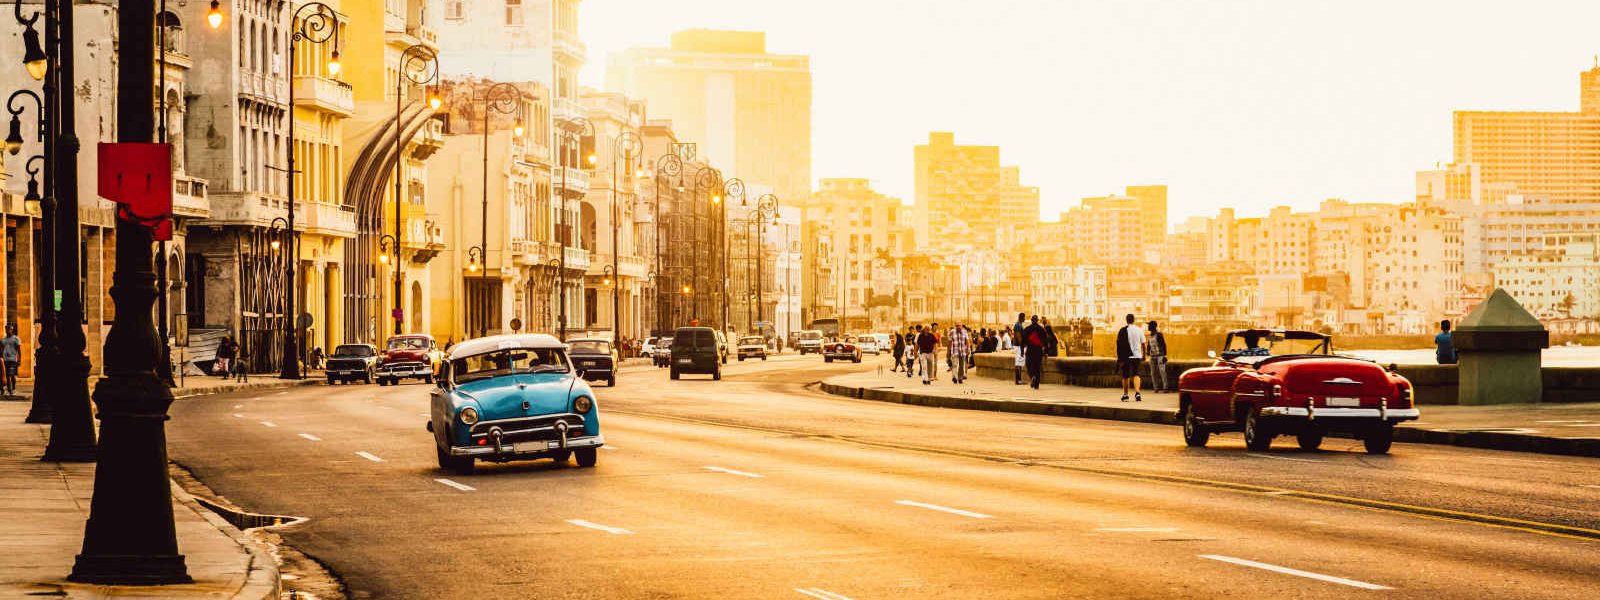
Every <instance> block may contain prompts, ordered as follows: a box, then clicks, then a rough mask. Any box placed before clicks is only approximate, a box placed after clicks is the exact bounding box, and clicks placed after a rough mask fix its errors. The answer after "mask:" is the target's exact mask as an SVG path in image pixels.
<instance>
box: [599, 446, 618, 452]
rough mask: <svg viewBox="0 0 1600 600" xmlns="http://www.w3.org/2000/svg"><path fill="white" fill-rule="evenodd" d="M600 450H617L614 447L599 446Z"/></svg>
mask: <svg viewBox="0 0 1600 600" xmlns="http://www.w3.org/2000/svg"><path fill="white" fill-rule="evenodd" d="M600 449H601V450H612V451H615V450H616V449H617V447H616V446H601V447H600Z"/></svg>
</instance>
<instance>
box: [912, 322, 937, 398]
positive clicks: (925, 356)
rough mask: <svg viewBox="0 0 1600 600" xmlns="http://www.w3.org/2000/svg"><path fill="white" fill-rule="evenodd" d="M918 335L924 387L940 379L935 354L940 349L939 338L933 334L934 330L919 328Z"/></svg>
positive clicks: (918, 350) (919, 361)
mask: <svg viewBox="0 0 1600 600" xmlns="http://www.w3.org/2000/svg"><path fill="white" fill-rule="evenodd" d="M918 329H919V330H920V331H919V332H918V333H917V364H918V366H920V367H921V369H920V370H921V371H922V385H929V384H931V383H932V382H933V380H934V379H938V378H939V372H938V371H936V370H935V369H937V368H938V365H939V363H937V362H935V361H934V352H935V351H936V350H937V349H938V348H939V336H936V335H934V334H933V328H932V327H929V328H927V329H922V328H920V327H919V328H918Z"/></svg>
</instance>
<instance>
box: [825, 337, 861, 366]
mask: <svg viewBox="0 0 1600 600" xmlns="http://www.w3.org/2000/svg"><path fill="white" fill-rule="evenodd" d="M836 360H848V361H851V362H861V346H859V345H857V344H856V338H855V337H853V336H848V335H847V336H844V337H842V338H839V339H837V340H832V341H829V342H827V343H824V344H823V345H822V362H833V361H836Z"/></svg>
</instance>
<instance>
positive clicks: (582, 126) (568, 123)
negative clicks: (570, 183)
mask: <svg viewBox="0 0 1600 600" xmlns="http://www.w3.org/2000/svg"><path fill="white" fill-rule="evenodd" d="M556 129H557V130H558V131H557V134H558V135H560V136H561V143H560V144H559V145H560V146H561V194H560V198H559V199H558V201H559V202H560V203H561V205H560V207H559V208H558V209H557V210H556V218H557V223H558V224H557V226H556V229H557V230H558V231H557V232H556V233H557V235H556V238H557V241H558V242H560V244H561V248H560V251H561V257H560V263H561V266H560V267H559V268H558V269H557V270H556V277H557V285H558V286H559V287H560V288H561V292H560V307H559V310H558V311H557V314H558V315H559V316H558V317H557V318H558V319H559V320H560V323H559V324H558V325H559V333H560V338H561V341H566V339H567V232H566V228H567V170H568V169H571V168H572V166H573V165H572V164H571V163H572V162H577V161H572V160H569V159H570V158H571V156H572V153H571V152H569V151H568V149H567V146H568V145H569V144H571V143H572V142H573V141H574V140H579V139H581V135H582V134H583V133H584V132H588V134H589V135H594V126H592V125H590V124H589V120H588V119H585V118H583V117H573V118H570V119H561V120H559V121H556ZM574 130H576V131H574ZM579 161H588V162H590V163H593V162H594V156H587V157H580V158H579Z"/></svg>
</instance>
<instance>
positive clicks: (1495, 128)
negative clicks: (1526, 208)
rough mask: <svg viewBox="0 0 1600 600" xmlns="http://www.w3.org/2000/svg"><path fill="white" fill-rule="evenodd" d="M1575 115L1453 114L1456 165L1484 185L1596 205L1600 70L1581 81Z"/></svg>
mask: <svg viewBox="0 0 1600 600" xmlns="http://www.w3.org/2000/svg"><path fill="white" fill-rule="evenodd" d="M1579 98H1580V110H1579V111H1577V112H1535V111H1457V112H1456V113H1455V161H1454V162H1455V163H1456V164H1472V165H1476V166H1477V167H1478V169H1479V176H1480V177H1481V180H1482V183H1483V184H1484V185H1485V186H1496V185H1501V184H1505V185H1512V186H1515V188H1516V190H1517V191H1518V192H1520V193H1522V194H1525V195H1528V196H1535V197H1545V198H1548V199H1549V200H1550V201H1551V202H1556V203H1594V202H1600V66H1596V67H1595V68H1593V69H1590V70H1588V71H1585V72H1583V73H1582V74H1581V75H1580V76H1579Z"/></svg>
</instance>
